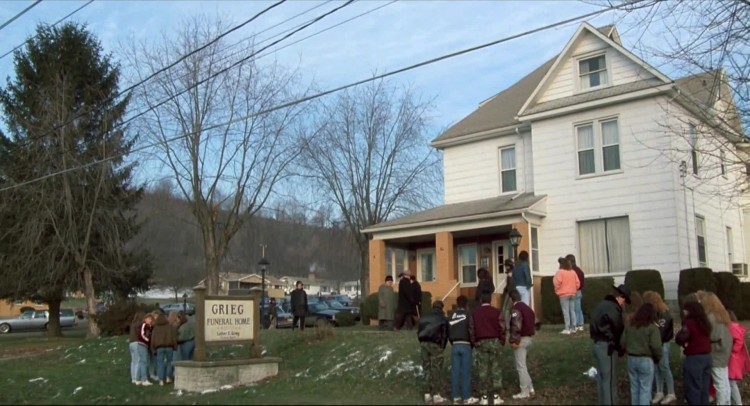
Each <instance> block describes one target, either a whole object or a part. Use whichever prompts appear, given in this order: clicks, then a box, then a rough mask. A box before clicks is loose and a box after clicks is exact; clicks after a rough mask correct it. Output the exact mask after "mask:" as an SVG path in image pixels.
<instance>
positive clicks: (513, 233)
mask: <svg viewBox="0 0 750 406" xmlns="http://www.w3.org/2000/svg"><path fill="white" fill-rule="evenodd" d="M508 239H509V240H510V245H512V246H513V249H516V248H518V246H519V245H521V233H519V232H518V230H516V229H515V228H514V229H512V230H510V234H508Z"/></svg>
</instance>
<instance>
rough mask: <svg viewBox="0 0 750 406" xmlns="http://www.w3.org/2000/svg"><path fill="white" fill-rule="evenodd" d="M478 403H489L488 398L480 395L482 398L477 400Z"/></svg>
mask: <svg viewBox="0 0 750 406" xmlns="http://www.w3.org/2000/svg"><path fill="white" fill-rule="evenodd" d="M479 404H480V405H489V404H490V400H489V399H487V396H482V400H480V401H479Z"/></svg>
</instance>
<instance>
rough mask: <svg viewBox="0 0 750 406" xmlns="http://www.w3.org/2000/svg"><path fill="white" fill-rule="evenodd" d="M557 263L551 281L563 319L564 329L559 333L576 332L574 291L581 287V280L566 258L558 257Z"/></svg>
mask: <svg viewBox="0 0 750 406" xmlns="http://www.w3.org/2000/svg"><path fill="white" fill-rule="evenodd" d="M557 263H558V265H559V269H558V270H557V273H556V274H555V276H554V278H552V283H553V284H554V285H555V293H556V294H557V297H559V298H560V308H561V309H562V314H563V319H564V320H565V329H563V331H561V332H560V334H573V333H575V332H576V292H578V288H580V287H581V281H579V280H578V275H576V273H575V271H573V267H572V266H571V265H570V261H569V260H568V259H567V258H562V257H560V258H558V259H557Z"/></svg>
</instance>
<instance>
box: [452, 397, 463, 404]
mask: <svg viewBox="0 0 750 406" xmlns="http://www.w3.org/2000/svg"><path fill="white" fill-rule="evenodd" d="M462 401H463V399H461V398H453V404H454V405H460V404H461V403H462Z"/></svg>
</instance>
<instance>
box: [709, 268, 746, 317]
mask: <svg viewBox="0 0 750 406" xmlns="http://www.w3.org/2000/svg"><path fill="white" fill-rule="evenodd" d="M714 280H715V281H716V296H718V297H719V299H721V303H722V304H724V307H726V308H727V310H733V311H734V312H735V314H736V312H737V309H738V308H740V307H742V296H741V295H740V280H739V279H737V277H736V276H734V275H733V274H732V273H730V272H714Z"/></svg>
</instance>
